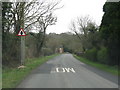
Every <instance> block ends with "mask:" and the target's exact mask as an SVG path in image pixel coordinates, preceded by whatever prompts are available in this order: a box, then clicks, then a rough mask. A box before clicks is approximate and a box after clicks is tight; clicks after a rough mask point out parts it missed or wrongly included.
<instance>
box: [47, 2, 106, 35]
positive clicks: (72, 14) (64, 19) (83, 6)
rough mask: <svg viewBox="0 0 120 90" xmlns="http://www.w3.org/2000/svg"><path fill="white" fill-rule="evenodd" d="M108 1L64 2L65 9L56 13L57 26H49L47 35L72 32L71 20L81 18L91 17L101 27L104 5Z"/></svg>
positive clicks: (62, 3)
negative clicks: (70, 28) (70, 27)
mask: <svg viewBox="0 0 120 90" xmlns="http://www.w3.org/2000/svg"><path fill="white" fill-rule="evenodd" d="M105 2H106V0H62V2H61V5H64V7H63V8H61V9H59V10H57V11H55V15H56V16H57V17H58V20H57V23H56V25H53V26H49V27H48V28H47V33H50V32H54V33H58V34H59V33H63V32H67V31H70V30H69V26H70V22H71V20H73V19H74V18H76V17H79V16H85V15H89V16H90V17H92V19H93V20H94V21H95V22H96V24H97V25H100V23H101V20H102V16H103V14H104V13H103V5H104V4H105Z"/></svg>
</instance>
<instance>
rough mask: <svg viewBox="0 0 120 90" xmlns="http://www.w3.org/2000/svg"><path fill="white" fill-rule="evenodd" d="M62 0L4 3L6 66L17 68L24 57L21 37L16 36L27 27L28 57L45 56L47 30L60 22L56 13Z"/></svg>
mask: <svg viewBox="0 0 120 90" xmlns="http://www.w3.org/2000/svg"><path fill="white" fill-rule="evenodd" d="M59 3H60V1H57V2H55V1H51V2H49V1H47V0H46V1H44V0H43V1H37V0H34V1H32V2H2V65H3V67H4V66H5V67H6V66H10V67H16V66H18V65H20V60H21V37H20V36H16V35H17V34H18V32H19V30H20V28H23V29H24V31H25V32H26V34H27V36H26V37H24V40H25V57H26V59H27V58H36V57H40V56H41V48H42V46H43V45H44V41H45V36H46V29H47V27H48V26H50V25H54V24H55V23H56V22H57V17H56V16H55V15H54V14H53V12H54V11H55V10H57V9H59V8H61V7H60V6H59V7H58V4H59Z"/></svg>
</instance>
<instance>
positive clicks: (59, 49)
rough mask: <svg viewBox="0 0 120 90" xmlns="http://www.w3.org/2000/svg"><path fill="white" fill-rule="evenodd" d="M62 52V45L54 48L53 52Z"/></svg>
mask: <svg viewBox="0 0 120 90" xmlns="http://www.w3.org/2000/svg"><path fill="white" fill-rule="evenodd" d="M63 52H64V50H63V48H62V47H59V48H56V49H55V53H63Z"/></svg>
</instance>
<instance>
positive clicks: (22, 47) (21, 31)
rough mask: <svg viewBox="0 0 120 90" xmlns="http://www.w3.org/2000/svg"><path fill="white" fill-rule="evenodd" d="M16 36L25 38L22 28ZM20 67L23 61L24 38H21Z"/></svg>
mask: <svg viewBox="0 0 120 90" xmlns="http://www.w3.org/2000/svg"><path fill="white" fill-rule="evenodd" d="M17 36H26V33H25V31H24V30H23V28H21V29H20V31H19V32H18V34H17ZM20 59H21V65H24V64H25V63H24V60H25V37H21V57H20Z"/></svg>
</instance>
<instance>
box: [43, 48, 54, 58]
mask: <svg viewBox="0 0 120 90" xmlns="http://www.w3.org/2000/svg"><path fill="white" fill-rule="evenodd" d="M41 52H42V54H43V55H44V56H47V55H51V54H53V51H52V50H51V49H50V48H42V50H41Z"/></svg>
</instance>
